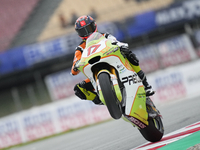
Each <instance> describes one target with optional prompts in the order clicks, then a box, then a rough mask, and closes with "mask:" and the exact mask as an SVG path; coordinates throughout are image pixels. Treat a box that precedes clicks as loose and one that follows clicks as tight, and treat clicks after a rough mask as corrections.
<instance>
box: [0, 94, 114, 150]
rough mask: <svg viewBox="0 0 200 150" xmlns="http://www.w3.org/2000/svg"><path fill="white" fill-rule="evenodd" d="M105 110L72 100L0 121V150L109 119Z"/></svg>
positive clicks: (101, 107)
mask: <svg viewBox="0 0 200 150" xmlns="http://www.w3.org/2000/svg"><path fill="white" fill-rule="evenodd" d="M110 118H111V117H110V114H109V112H108V110H107V108H106V107H105V106H103V105H95V104H94V103H93V102H91V101H86V100H84V101H83V100H80V99H79V98H77V97H75V96H73V97H70V98H68V99H65V100H63V101H59V102H52V103H49V104H46V105H43V106H39V107H34V108H31V109H29V110H26V111H22V112H19V113H16V114H14V115H10V116H7V117H4V118H0V148H5V147H9V146H12V145H17V144H21V143H25V142H28V141H33V140H36V139H40V138H43V137H47V136H50V135H54V134H57V133H61V132H65V131H68V130H71V129H77V128H80V127H83V126H87V125H91V124H95V123H98V122H101V121H105V120H108V119H110Z"/></svg>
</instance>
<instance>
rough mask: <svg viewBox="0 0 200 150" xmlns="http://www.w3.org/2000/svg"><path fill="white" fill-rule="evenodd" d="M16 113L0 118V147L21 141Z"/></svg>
mask: <svg viewBox="0 0 200 150" xmlns="http://www.w3.org/2000/svg"><path fill="white" fill-rule="evenodd" d="M16 117H17V115H12V116H10V117H7V118H2V119H0V149H1V148H4V147H8V146H10V145H16V144H20V143H22V142H23V137H22V132H21V130H20V124H19V121H18V119H17V118H16Z"/></svg>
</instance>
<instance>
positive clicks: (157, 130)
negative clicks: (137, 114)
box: [139, 117, 164, 142]
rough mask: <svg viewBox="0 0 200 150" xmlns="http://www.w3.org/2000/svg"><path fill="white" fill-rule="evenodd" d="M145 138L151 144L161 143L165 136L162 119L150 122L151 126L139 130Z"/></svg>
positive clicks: (158, 118) (157, 118)
mask: <svg viewBox="0 0 200 150" xmlns="http://www.w3.org/2000/svg"><path fill="white" fill-rule="evenodd" d="M139 131H140V133H141V134H142V135H143V137H144V138H145V139H146V140H148V141H150V142H157V141H160V140H161V139H162V137H163V134H164V127H163V124H162V120H161V118H160V117H156V118H154V119H151V120H149V125H148V126H147V127H146V128H144V129H140V130H139Z"/></svg>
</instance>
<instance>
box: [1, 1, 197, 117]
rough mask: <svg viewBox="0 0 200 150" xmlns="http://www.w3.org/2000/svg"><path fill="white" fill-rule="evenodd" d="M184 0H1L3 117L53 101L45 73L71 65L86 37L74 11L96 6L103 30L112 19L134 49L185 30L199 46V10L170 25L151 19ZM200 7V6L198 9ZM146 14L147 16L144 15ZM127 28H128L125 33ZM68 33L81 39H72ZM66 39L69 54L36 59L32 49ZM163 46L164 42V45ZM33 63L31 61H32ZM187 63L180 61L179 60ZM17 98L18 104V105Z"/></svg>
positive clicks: (46, 46)
mask: <svg viewBox="0 0 200 150" xmlns="http://www.w3.org/2000/svg"><path fill="white" fill-rule="evenodd" d="M193 1H195V0H193ZM94 2H95V3H94ZM181 2H183V1H181V0H164V1H162V0H143V1H142V0H141V1H137V0H109V1H108V0H96V1H94V0H85V1H82V0H73V1H70V0H29V1H27V0H18V1H15V0H0V14H1V15H0V33H1V34H0V51H1V56H0V61H1V66H3V65H4V64H5V67H4V68H3V67H2V69H0V74H1V75H0V89H1V92H0V95H1V105H0V109H1V112H0V116H5V115H8V114H11V113H14V112H17V111H20V110H23V109H28V108H31V107H33V106H38V105H42V104H45V103H48V102H51V98H50V95H49V93H48V90H47V87H46V85H45V82H44V78H45V76H47V75H49V74H51V73H55V72H58V71H62V70H65V69H68V68H70V66H71V64H72V59H73V52H74V48H75V45H76V44H77V43H78V42H80V39H77V37H76V35H74V34H75V32H74V26H73V22H71V19H72V13H75V15H77V16H81V15H85V14H91V11H92V10H95V13H96V22H97V24H100V26H99V27H100V29H102V30H105V29H109V27H107V24H109V25H112V27H116V26H117V27H119V28H118V29H117V30H118V31H120V32H119V33H118V32H117V33H118V34H116V35H117V37H119V38H118V39H120V40H122V41H125V42H128V43H129V45H130V48H132V49H133V50H134V48H135V51H136V50H137V49H138V47H140V46H145V45H148V44H153V43H156V42H161V41H162V40H166V39H169V38H173V37H176V36H178V35H182V34H185V33H186V34H187V35H188V37H189V39H190V40H191V41H192V44H193V45H192V46H194V47H198V41H196V40H195V39H194V38H195V35H193V32H194V31H195V30H197V29H199V16H196V14H195V17H194V18H193V17H192V16H190V19H189V20H187V19H182V20H180V21H177V22H176V23H174V24H171V23H170V22H166V24H167V25H162V24H161V25H154V26H150V25H151V22H149V21H150V19H151V17H152V16H153V15H155V14H156V13H158V12H161V11H162V10H164V11H165V12H166V11H167V10H168V9H169V8H170V7H172V8H173V7H176V6H179V4H180V3H181ZM199 9H200V6H198V8H197V10H199ZM171 13H172V14H171V15H172V17H176V16H175V13H174V14H173V11H172V12H171ZM181 13H182V14H184V13H183V12H181V11H180V14H179V15H180V16H179V17H183V15H181ZM162 14H164V12H163V13H162ZM162 14H161V15H160V16H161V17H160V18H156V19H158V20H159V19H160V20H161V21H165V20H164V19H163V18H162ZM173 15H174V16H173ZM142 17H143V19H141V18H142ZM174 19H176V18H174ZM161 23H162V22H161ZM113 24H114V25H113ZM148 24H149V25H148ZM132 25H134V29H137V30H136V31H134V30H132V28H131V27H132ZM137 25H138V26H137ZM145 25H147V26H148V28H146V26H145ZM136 26H137V27H136ZM150 27H151V30H150ZM100 29H99V30H100ZM125 30H127V32H128V33H124V31H125ZM111 31H113V30H111ZM114 33H115V32H114ZM67 36H69V37H75V38H72V39H71V38H68V37H67ZM66 39H67V42H68V43H67V44H66V45H65V44H64V46H65V50H66V51H67V52H66V53H64V54H63V55H62V53H61V54H59V55H58V56H57V57H55V58H54V57H52V56H51V57H49V58H48V59H46V60H45V59H44V58H43V57H44V56H42V57H41V58H40V60H37V61H36V58H34V60H31V59H32V58H33V57H34V56H33V55H35V54H32V51H31V50H32V49H34V48H35V49H39V48H40V46H41V47H43V48H41V49H42V50H43V51H46V49H48V48H49V49H51V48H52V47H54V48H55V47H56V46H57V44H58V43H59V42H61V41H62V42H63V41H64V42H65V41H66ZM74 41H76V42H74ZM45 42H46V43H48V44H44V46H43V45H42V44H43V43H45ZM57 42H58V43H57ZM54 44H55V45H54ZM160 45H161V46H162V47H163V45H162V44H160ZM62 46H63V45H61V47H62ZM161 46H160V47H161ZM44 47H45V48H46V49H45V48H44ZM59 48H60V47H59ZM59 48H58V49H59ZM25 50H26V51H25ZM54 50H55V51H57V49H56V48H55V49H52V51H54ZM27 51H28V52H29V56H30V57H27V58H30V59H28V60H27V59H26V58H25V60H24V58H22V56H23V57H24V55H26V54H27ZM61 51H62V50H61ZM149 51H150V50H149ZM136 53H137V52H136ZM139 53H140V52H138V54H139ZM47 55H48V54H47ZM139 55H140V54H139ZM27 56H28V54H27ZM38 56H39V55H38ZM152 57H154V56H152ZM155 57H157V56H155ZM194 58H195V57H194ZM22 59H23V60H22ZM156 59H158V58H156ZM30 60H31V61H30ZM44 60H45V61H44ZM191 60H193V57H192V58H189V59H185V61H184V62H187V61H191ZM11 61H12V62H11ZM34 61H35V62H36V63H35V62H34ZM150 61H152V60H150ZM27 62H28V64H26V63H27ZM184 62H183V61H180V62H178V63H177V64H179V63H184ZM9 63H11V64H9ZM8 64H9V65H8ZM165 65H166V66H165ZM171 65H176V64H171ZM168 66H170V65H169V64H164V63H163V65H162V66H157V67H155V69H154V70H146V71H147V72H152V71H155V70H157V69H162V68H165V67H168ZM144 67H145V66H144ZM72 87H73V85H72ZM13 103H14V105H12V104H13Z"/></svg>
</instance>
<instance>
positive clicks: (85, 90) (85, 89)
mask: <svg viewBox="0 0 200 150" xmlns="http://www.w3.org/2000/svg"><path fill="white" fill-rule="evenodd" d="M74 92H75V95H76V96H77V97H79V98H80V99H82V100H91V101H92V102H93V103H94V104H96V105H103V103H102V102H101V100H100V99H99V96H98V95H97V93H96V92H94V91H93V86H92V84H91V82H88V83H86V82H85V81H82V82H81V83H78V84H76V85H75V87H74Z"/></svg>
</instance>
